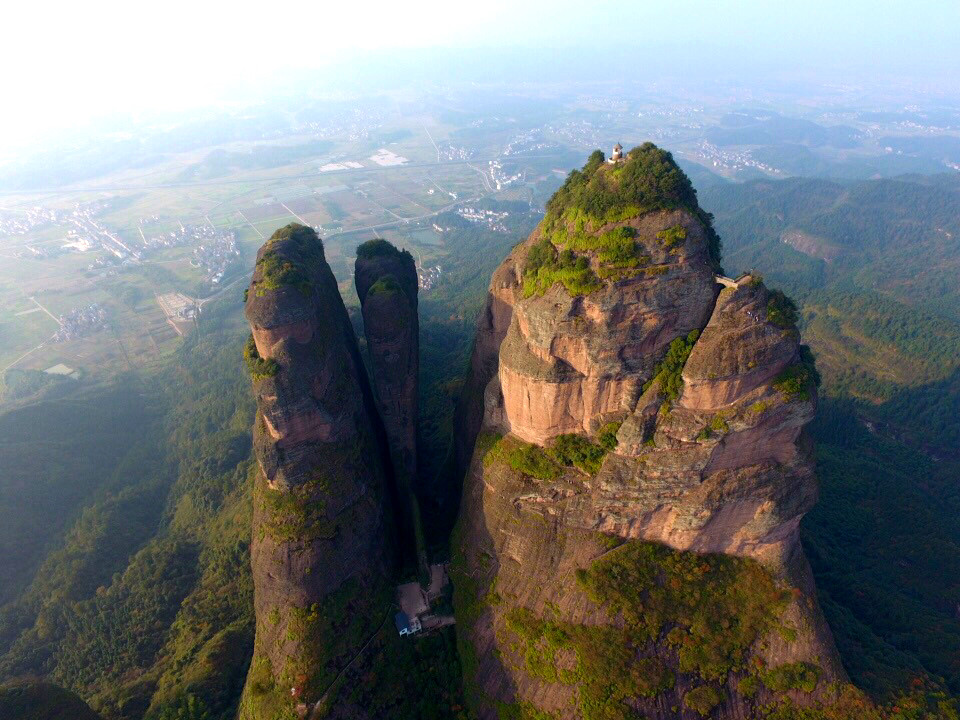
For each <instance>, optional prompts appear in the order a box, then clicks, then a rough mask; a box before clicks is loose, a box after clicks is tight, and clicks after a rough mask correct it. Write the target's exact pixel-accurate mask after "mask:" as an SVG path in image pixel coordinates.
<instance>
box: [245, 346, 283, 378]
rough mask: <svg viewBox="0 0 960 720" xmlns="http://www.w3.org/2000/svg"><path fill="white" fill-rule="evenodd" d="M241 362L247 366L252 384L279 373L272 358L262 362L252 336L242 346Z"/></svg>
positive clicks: (278, 368) (277, 365) (278, 366)
mask: <svg viewBox="0 0 960 720" xmlns="http://www.w3.org/2000/svg"><path fill="white" fill-rule="evenodd" d="M243 361H244V362H245V363H246V365H247V371H248V372H249V373H250V377H251V378H252V379H253V381H254V382H258V381H259V380H263V379H264V378H268V377H273V376H274V375H276V374H277V373H278V372H279V371H280V365H279V364H278V363H277V361H276V360H274V359H273V358H267V359H266V360H264V359H263V358H262V357H260V353H259V352H258V351H257V344H256V343H255V342H254V340H253V335H250V337H249V338H248V339H247V344H246V345H244V346H243Z"/></svg>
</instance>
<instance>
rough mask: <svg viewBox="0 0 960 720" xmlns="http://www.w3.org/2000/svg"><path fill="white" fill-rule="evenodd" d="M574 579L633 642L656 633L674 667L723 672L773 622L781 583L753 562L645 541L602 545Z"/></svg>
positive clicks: (709, 674)
mask: <svg viewBox="0 0 960 720" xmlns="http://www.w3.org/2000/svg"><path fill="white" fill-rule="evenodd" d="M577 581H578V582H579V583H580V584H581V585H582V586H583V588H584V589H585V590H586V591H587V594H588V595H589V596H590V598H591V599H592V600H593V601H594V602H595V603H597V604H598V605H599V606H601V607H603V608H604V609H605V610H606V611H607V613H608V614H609V615H610V616H611V617H616V616H618V615H619V616H621V617H622V618H623V621H624V623H625V627H626V629H627V630H628V631H629V632H630V633H631V635H632V636H633V637H634V638H635V639H636V642H638V643H645V642H653V641H655V640H657V639H659V638H660V637H661V635H663V636H664V637H665V639H666V641H667V643H668V644H669V645H671V646H672V647H673V648H674V649H675V650H676V652H677V658H678V669H679V671H680V672H684V673H686V672H691V673H694V672H695V673H697V674H698V675H699V676H700V677H702V678H703V679H704V680H724V679H725V678H726V676H727V674H728V673H730V672H731V671H734V670H740V669H743V668H744V666H745V662H746V658H747V653H748V651H749V649H750V647H751V646H752V645H753V643H754V641H756V640H757V638H759V637H761V636H762V635H764V634H765V633H766V632H767V631H769V630H772V629H774V628H775V627H776V623H777V618H778V617H779V613H780V611H781V610H782V608H783V607H784V606H785V604H786V602H787V595H786V593H785V591H784V590H783V589H782V588H781V587H780V586H779V585H778V584H777V583H776V581H774V580H773V578H771V577H770V575H769V573H767V572H766V571H765V570H764V569H763V568H762V567H761V566H760V565H759V564H758V563H756V562H754V561H752V560H747V559H745V558H737V557H733V556H729V555H699V554H697V553H693V552H680V551H675V550H670V549H669V548H667V547H666V546H663V545H658V544H656V543H649V542H638V541H633V542H628V543H625V544H623V545H621V546H619V547H617V548H615V549H614V550H612V551H610V552H608V553H606V554H605V555H604V556H602V557H601V558H599V559H598V560H596V561H595V562H594V563H593V564H592V565H591V566H590V567H589V568H587V569H586V570H580V571H578V573H577Z"/></svg>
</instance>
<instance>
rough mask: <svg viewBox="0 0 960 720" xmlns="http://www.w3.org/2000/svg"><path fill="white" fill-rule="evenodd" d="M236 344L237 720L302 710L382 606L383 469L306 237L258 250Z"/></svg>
mask: <svg viewBox="0 0 960 720" xmlns="http://www.w3.org/2000/svg"><path fill="white" fill-rule="evenodd" d="M246 317H247V320H248V321H249V323H250V327H251V330H252V335H251V338H250V341H249V342H248V344H247V347H246V349H245V352H244V357H245V361H246V364H247V369H248V370H249V372H250V375H251V378H252V380H253V390H254V394H255V396H256V399H257V415H256V421H255V427H254V451H255V456H256V461H257V462H256V465H255V468H254V472H255V480H254V500H253V503H254V510H253V533H252V540H251V555H252V566H253V579H254V589H255V594H254V605H255V611H256V640H255V646H254V655H253V661H252V663H251V666H250V672H249V675H248V678H247V684H246V687H245V689H244V694H243V700H242V704H241V708H240V714H239V716H240V718H243V719H245V720H262V718H268V717H271V718H272V717H280V716H281V715H282V716H283V717H287V716H294V714H296V713H298V712H299V713H300V715H301V716H303V714H304V713H305V712H306V711H307V709H308V708H310V707H311V706H312V705H313V704H315V703H316V702H317V701H318V700H320V699H321V698H322V697H323V696H324V694H325V693H326V691H327V690H328V688H329V687H330V684H331V683H332V682H333V681H334V679H335V678H336V677H337V675H338V673H339V672H340V671H341V670H342V669H343V667H344V666H345V665H346V664H347V663H348V662H349V661H350V660H351V658H353V657H354V656H355V655H356V654H357V652H358V651H359V650H360V649H361V648H362V647H363V646H364V644H365V643H366V642H367V640H368V639H369V638H370V637H371V635H372V634H373V633H374V632H375V631H376V630H377V628H378V627H380V626H381V625H382V623H383V622H384V619H385V618H387V617H388V614H389V612H390V609H391V605H392V602H391V601H392V571H393V564H394V561H393V551H392V546H393V543H392V542H391V540H390V538H391V536H392V529H391V523H390V521H389V519H388V518H389V515H388V505H389V503H388V497H389V493H388V486H387V473H386V471H385V467H384V465H383V460H382V458H383V457H384V455H385V453H384V452H382V448H381V447H379V443H378V433H377V424H376V422H377V420H376V418H375V416H374V415H372V414H371V412H370V409H369V408H370V407H371V406H372V399H371V398H370V390H369V388H368V386H367V382H366V376H365V373H364V370H363V366H362V363H361V361H360V353H359V349H358V347H357V342H356V338H355V336H354V334H353V329H352V327H351V325H350V321H349V318H348V316H347V312H346V309H345V308H344V305H343V301H342V299H341V297H340V293H339V290H338V288H337V283H336V280H335V279H334V276H333V273H332V272H331V271H330V267H329V265H328V264H327V262H326V260H325V258H324V252H323V245H322V243H321V241H320V238H318V237H317V234H316V233H315V232H314V231H313V230H312V229H310V228H307V227H304V226H302V225H288V226H286V227H284V228H281V229H280V230H278V231H277V232H276V233H274V234H273V236H272V237H271V238H270V239H269V240H268V241H267V242H266V244H265V245H264V246H263V247H262V248H261V249H260V252H259V253H258V255H257V263H256V268H255V269H254V273H253V280H252V282H251V284H250V287H249V289H248V291H247V305H246Z"/></svg>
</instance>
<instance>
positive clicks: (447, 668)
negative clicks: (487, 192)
mask: <svg viewBox="0 0 960 720" xmlns="http://www.w3.org/2000/svg"><path fill="white" fill-rule="evenodd" d="M490 207H492V208H494V209H498V210H508V211H510V212H511V216H510V220H509V232H494V231H491V230H488V229H486V228H482V227H478V226H477V225H474V224H471V223H469V222H467V221H465V220H463V219H462V218H460V217H459V216H458V215H456V214H454V213H448V214H445V215H443V216H441V218H440V221H441V222H443V223H444V224H445V225H449V226H451V227H455V228H456V230H455V240H454V241H452V242H451V243H450V245H449V248H448V249H449V251H450V252H449V254H448V255H447V256H446V257H445V259H444V274H443V278H442V279H441V281H440V282H439V283H438V285H437V286H436V287H435V288H434V289H433V290H432V291H431V292H430V293H427V294H425V295H424V296H423V298H422V300H421V306H420V307H421V310H420V312H421V328H422V329H421V337H422V340H421V347H422V352H421V355H422V360H421V376H422V378H421V397H422V400H421V403H422V407H423V410H422V412H421V429H420V431H421V436H422V441H421V446H422V447H423V451H422V453H421V455H422V457H421V462H422V472H421V476H422V480H423V482H424V484H425V491H424V492H425V493H426V495H427V496H426V497H425V498H424V500H425V502H426V505H427V507H428V509H429V515H430V518H429V521H428V527H427V529H428V531H429V534H430V540H431V541H432V544H433V545H434V546H435V547H437V548H438V549H439V551H440V553H441V555H440V557H441V558H442V557H443V555H442V553H443V552H444V546H445V545H446V534H447V532H448V530H449V528H450V526H451V525H452V523H453V520H454V514H455V512H456V504H457V499H458V497H459V486H458V485H456V484H447V485H443V484H442V482H440V481H438V480H437V478H438V476H439V477H440V478H443V477H445V476H444V475H443V463H444V460H445V458H446V456H447V449H448V444H449V441H450V432H451V418H452V411H453V403H454V399H455V397H456V395H457V392H458V389H459V383H460V381H461V378H462V374H463V370H464V368H465V367H466V363H467V360H468V356H469V351H470V344H471V342H472V337H473V327H474V319H475V316H476V313H477V312H478V310H479V308H480V307H481V305H482V301H483V296H484V293H485V290H486V286H487V283H488V282H489V278H490V273H491V272H492V270H493V268H494V267H495V266H496V264H497V262H499V260H500V259H501V258H502V257H503V256H504V255H506V253H507V252H508V251H509V249H510V247H512V245H513V244H514V243H515V242H516V241H517V239H518V238H519V237H521V236H522V235H524V234H526V233H527V232H529V230H530V229H531V227H532V226H533V224H535V222H536V219H537V218H536V216H532V215H530V214H528V212H527V210H528V207H527V205H526V203H496V204H493V205H491V206H490ZM451 235H454V233H451ZM240 295H241V293H240V292H239V291H238V292H237V293H236V297H233V296H227V297H224V298H223V299H222V300H220V301H218V302H217V303H215V304H213V305H212V306H208V307H207V308H205V309H204V314H203V317H202V319H201V321H200V323H199V325H198V331H197V332H196V333H194V334H191V335H190V336H188V337H187V339H186V340H185V342H184V345H183V347H182V348H181V349H180V350H179V351H178V353H177V355H176V356H175V358H174V359H173V361H172V362H171V363H170V364H169V366H168V367H165V368H161V369H160V371H159V372H158V373H157V375H156V376H146V377H142V376H133V375H131V376H124V377H122V378H119V379H118V381H117V382H116V383H114V384H111V385H106V386H98V387H86V386H83V385H78V384H75V383H74V381H72V380H67V381H59V382H58V381H57V380H56V379H51V377H50V376H47V375H43V374H42V373H33V374H22V373H16V372H14V373H8V375H7V383H6V386H5V387H4V391H5V394H4V400H5V402H4V404H3V405H2V406H0V407H2V408H3V410H2V414H0V437H2V439H3V440H2V442H0V466H2V468H3V473H2V474H0V517H2V518H3V520H4V522H3V523H0V552H2V553H3V554H4V557H5V558H7V559H8V562H5V563H4V565H3V567H2V569H0V573H2V575H0V684H2V683H3V682H5V681H8V680H10V679H13V678H18V677H34V676H42V677H46V678H48V679H49V680H51V681H52V682H55V683H57V684H59V685H61V686H63V687H66V688H69V689H70V690H72V691H74V692H76V693H77V694H78V695H80V696H81V697H82V698H83V699H84V700H86V701H87V702H88V703H89V704H90V705H91V707H93V708H94V710H96V711H98V712H99V713H100V714H101V715H102V716H103V717H104V718H106V720H111V719H114V718H131V719H139V718H144V717H145V718H148V719H149V720H161V719H162V720H168V719H169V720H173V718H177V719H178V720H179V719H180V718H190V719H191V720H194V719H195V718H196V719H197V720H199V718H204V719H205V720H213V719H216V718H223V719H224V720H225V719H226V718H232V717H233V716H234V714H235V710H236V705H237V701H238V700H239V695H240V690H241V688H242V684H243V679H244V676H245V674H246V669H247V664H248V663H249V660H250V655H251V653H252V649H253V648H252V642H253V607H252V582H251V578H250V568H249V536H250V512H251V495H250V492H251V481H250V477H249V470H250V463H251V457H250V428H251V425H252V422H253V400H252V397H251V393H250V385H249V383H250V380H249V375H248V373H247V372H246V370H245V369H244V365H243V359H242V349H243V344H244V341H245V339H246V334H247V330H246V327H245V323H244V322H243V318H242V314H241V302H240V301H241V297H240ZM355 315H356V316H357V317H355V318H354V319H355V321H356V322H357V323H359V313H355ZM8 518H9V522H7V519H8ZM392 645H396V643H394V642H393V641H392V640H391V646H392ZM393 650H394V651H396V652H397V653H399V656H400V657H404V658H406V660H405V662H406V663H407V665H406V671H405V674H404V675H403V677H402V678H401V679H402V682H401V681H400V680H396V681H395V682H393V685H396V686H400V687H402V686H403V683H414V684H416V685H417V686H418V687H420V688H421V690H422V691H421V693H420V694H419V695H418V694H416V693H411V694H409V697H403V698H400V697H390V698H384V701H388V702H391V703H400V705H399V706H398V707H399V708H400V711H401V712H408V713H414V714H416V713H420V716H423V717H450V716H451V715H455V714H456V711H455V709H454V708H455V707H456V705H457V702H458V699H457V695H458V690H457V688H458V685H459V669H458V665H457V661H456V657H455V652H454V650H453V639H452V634H451V633H448V634H444V635H441V636H438V637H436V638H433V639H432V640H431V641H430V642H427V643H423V644H420V645H418V646H417V647H413V646H408V645H399V646H397V647H396V648H393ZM417 667H419V668H420V669H419V671H416V670H415V668H417ZM398 678H400V674H399V673H398ZM388 684H389V683H388ZM21 694H22V693H21ZM34 694H35V693H34ZM17 697H20V695H17ZM31 697H32V696H31Z"/></svg>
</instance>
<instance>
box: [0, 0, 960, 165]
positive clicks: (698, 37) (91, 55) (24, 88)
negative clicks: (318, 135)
mask: <svg viewBox="0 0 960 720" xmlns="http://www.w3.org/2000/svg"><path fill="white" fill-rule="evenodd" d="M2 15H3V17H4V24H5V26H6V27H5V29H6V30H7V32H6V33H4V39H3V42H2V43H0V68H2V76H0V77H2V79H3V83H2V92H3V98H4V106H5V112H3V113H0V159H3V158H4V157H10V156H11V155H12V154H13V153H15V152H16V151H17V149H18V148H24V147H26V146H28V145H29V144H30V143H32V142H34V143H35V142H36V141H38V140H41V139H42V138H44V137H49V135H50V134H51V133H52V132H54V131H57V130H64V129H68V128H71V127H76V126H77V125H78V124H81V125H82V124H84V123H86V122H88V121H90V120H92V119H94V118H99V117H106V116H110V115H112V114H116V113H126V114H138V113H145V112H154V111H161V110H162V111H178V110H185V109H190V108H198V107H204V106H210V105H217V104H218V103H222V102H223V101H224V99H223V98H224V90H225V89H226V88H232V89H236V88H237V87H242V86H244V85H247V86H249V87H255V86H257V85H258V84H260V85H262V84H263V83H265V82H267V81H269V79H270V78H275V77H277V76H282V75H283V73H284V72H285V71H288V70H291V69H298V70H300V69H318V70H320V71H321V74H320V77H321V78H322V70H323V68H325V67H329V68H332V67H333V66H334V64H335V63H337V62H338V61H339V62H342V61H344V60H345V59H348V58H350V57H363V56H364V54H366V53H381V54H383V53H384V51H390V50H395V51H396V53H398V54H403V53H404V52H407V51H410V50H422V49H430V48H437V49H444V48H476V52H477V57H478V58H479V59H482V57H483V53H496V50H497V48H510V47H514V48H516V47H525V48H529V49H531V50H533V51H534V52H542V53H544V54H545V56H546V57H547V58H549V55H550V53H551V50H552V49H556V48H558V47H565V46H579V47H582V48H584V49H585V50H586V51H587V52H589V53H594V54H595V56H596V57H597V58H600V57H602V56H603V54H604V53H605V52H623V51H629V52H631V53H635V57H636V58H637V59H638V60H637V62H636V63H635V64H636V65H637V66H642V65H643V62H642V61H641V59H642V58H644V57H647V58H651V59H656V60H657V61H660V62H670V61H671V59H672V58H677V60H678V61H680V60H682V59H686V60H688V61H695V62H703V60H706V59H707V58H710V57H714V56H715V57H716V58H717V65H722V64H723V62H724V59H726V60H727V61H730V60H739V61H741V62H742V63H743V64H744V65H745V66H750V65H752V66H753V67H756V68H762V67H766V66H769V67H796V68H802V67H810V68H812V69H816V71H817V72H820V73H823V74H826V75H829V74H830V73H831V72H836V73H838V74H842V73H843V72H844V71H846V70H849V69H851V68H856V69H859V70H860V71H861V72H872V71H874V70H875V72H876V73H878V74H882V73H897V74H901V75H911V74H913V75H915V76H916V77H918V78H920V77H925V76H935V77H950V76H951V74H954V75H956V74H960V43H957V40H956V39H957V38H958V37H960V2H957V0H917V1H916V2H912V3H908V2H904V1H903V0H872V1H868V0H841V2H837V1H836V0H829V1H828V0H808V2H806V3H786V2H781V0H713V1H712V2H706V1H704V0H608V1H606V2H589V1H588V0H576V1H573V0H553V1H552V2H548V1H547V0H514V1H513V2H508V1H507V0H485V1H483V2H470V3H465V2H449V0H448V1H446V2H441V1H439V0H424V1H414V2H409V3H397V2H395V1H391V2H383V1H379V0H353V1H352V2H349V3H347V2H338V3H311V4H309V5H307V4H305V3H300V2H288V1H287V0H274V1H273V2H266V3H263V2H261V3H256V4H254V3H245V4H244V3H237V2H231V3H227V2H223V1H221V0H215V1H212V2H211V1H206V0H194V1H192V2H186V1H185V0H169V1H168V2H163V3H159V2H142V1H141V2H130V1H129V0H125V1H123V2H119V1H117V0H92V1H91V2H87V3H76V2H72V1H70V2H63V1H62V0H58V1H56V2H50V1H49V0H41V1H40V2H17V3H16V4H15V6H13V7H8V8H6V9H5V10H4V11H3V13H2ZM387 56H388V54H387ZM600 65H602V63H600ZM424 69H425V70H429V68H426V67H425V68H424ZM624 71H625V72H629V68H624ZM517 79H518V80H522V79H523V74H522V68H519V69H518V75H517ZM597 79H602V78H597Z"/></svg>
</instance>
